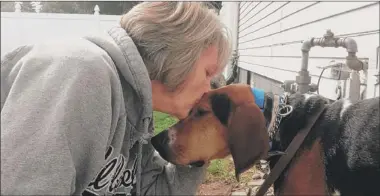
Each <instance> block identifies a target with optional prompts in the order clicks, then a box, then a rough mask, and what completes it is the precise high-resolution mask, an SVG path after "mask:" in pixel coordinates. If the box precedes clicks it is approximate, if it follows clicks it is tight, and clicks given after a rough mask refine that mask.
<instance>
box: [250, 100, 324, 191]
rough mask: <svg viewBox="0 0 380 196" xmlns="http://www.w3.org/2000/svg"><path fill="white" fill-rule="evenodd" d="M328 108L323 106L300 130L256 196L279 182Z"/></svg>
mask: <svg viewBox="0 0 380 196" xmlns="http://www.w3.org/2000/svg"><path fill="white" fill-rule="evenodd" d="M325 108H326V106H323V107H322V108H321V109H320V110H319V111H318V112H317V113H316V114H315V115H314V116H312V117H311V118H310V119H309V122H308V124H307V125H306V127H305V128H303V129H302V130H300V131H299V132H298V134H297V135H296V136H295V137H294V138H293V140H292V142H291V143H290V144H289V146H288V148H287V149H286V151H285V154H284V155H282V156H281V158H280V159H279V160H278V162H277V163H276V165H275V166H274V168H273V170H272V171H271V172H270V174H269V176H268V178H267V179H265V181H264V183H263V184H262V185H261V187H260V189H259V190H258V191H257V193H256V196H263V195H265V193H266V192H267V191H268V189H269V187H270V186H271V185H272V184H273V183H274V182H275V181H276V180H277V178H278V177H279V176H280V174H281V173H282V171H283V170H284V169H285V167H286V166H287V165H288V164H289V162H290V160H291V159H292V158H293V156H294V155H295V154H296V152H297V150H298V149H299V147H300V146H301V144H302V142H303V141H304V140H305V138H306V136H307V135H308V133H309V132H310V130H311V129H312V128H313V126H314V124H315V122H316V121H317V120H318V118H319V116H320V115H321V114H322V112H323V111H324V110H325Z"/></svg>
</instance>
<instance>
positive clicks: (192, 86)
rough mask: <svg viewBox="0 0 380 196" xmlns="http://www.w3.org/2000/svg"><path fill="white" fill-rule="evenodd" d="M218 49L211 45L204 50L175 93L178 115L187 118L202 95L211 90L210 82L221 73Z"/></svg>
mask: <svg viewBox="0 0 380 196" xmlns="http://www.w3.org/2000/svg"><path fill="white" fill-rule="evenodd" d="M217 61H218V50H217V48H216V47H214V46H211V47H209V48H207V49H205V50H204V51H203V53H202V54H201V56H200V58H199V59H198V61H197V62H196V63H195V66H194V69H193V70H192V71H191V72H190V74H189V75H188V77H187V78H186V79H185V82H184V83H183V84H182V85H180V86H179V88H178V89H177V90H175V91H174V92H173V93H174V94H173V96H175V99H174V103H173V104H174V106H175V108H176V111H177V115H176V116H177V117H178V118H180V119H182V118H185V117H186V116H187V115H188V113H189V111H190V110H191V108H192V107H193V106H194V105H195V104H196V103H197V101H198V100H199V99H200V98H201V97H202V95H203V94H204V93H205V92H207V91H209V90H210V82H211V79H212V78H213V77H215V76H216V75H217V74H218V73H219V71H220V70H219V69H218V68H219V66H218V64H217V63H218V62H217Z"/></svg>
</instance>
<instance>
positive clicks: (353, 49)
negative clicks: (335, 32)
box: [343, 37, 358, 53]
mask: <svg viewBox="0 0 380 196" xmlns="http://www.w3.org/2000/svg"><path fill="white" fill-rule="evenodd" d="M343 47H344V48H346V49H347V52H349V53H357V52H358V45H357V44H356V41H355V40H354V39H352V38H349V37H346V38H344V39H343Z"/></svg>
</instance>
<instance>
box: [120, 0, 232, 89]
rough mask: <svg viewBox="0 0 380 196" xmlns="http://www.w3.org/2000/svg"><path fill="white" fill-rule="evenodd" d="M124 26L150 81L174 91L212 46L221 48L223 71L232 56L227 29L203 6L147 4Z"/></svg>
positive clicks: (126, 17) (124, 19) (123, 21)
mask: <svg viewBox="0 0 380 196" xmlns="http://www.w3.org/2000/svg"><path fill="white" fill-rule="evenodd" d="M120 25H121V26H122V27H123V28H124V29H125V30H126V31H127V33H128V34H129V36H131V38H132V39H133V41H134V42H135V44H136V45H137V47H138V50H139V52H140V54H141V56H142V58H143V60H144V63H145V65H146V68H147V69H148V72H149V76H150V79H151V80H159V81H161V82H162V83H163V84H165V85H166V86H167V87H168V88H169V89H171V90H174V89H175V88H177V87H178V85H180V84H182V83H183V82H184V80H185V79H186V78H187V76H188V74H189V72H190V71H191V70H192V69H193V67H194V65H195V62H196V61H197V60H198V58H199V57H200V55H201V53H202V52H203V50H204V49H206V48H208V47H209V46H212V45H215V46H216V47H217V48H218V65H219V71H220V70H222V69H224V67H225V66H226V65H227V62H228V60H229V58H230V55H231V41H230V36H229V32H228V30H227V28H226V27H225V26H224V25H223V23H222V22H221V21H220V19H219V16H218V15H217V14H216V13H215V11H213V10H212V9H209V8H207V5H206V4H204V3H202V2H143V3H140V4H138V5H136V6H134V7H133V8H132V9H131V10H130V11H129V12H127V13H126V14H125V15H123V17H122V19H121V21H120Z"/></svg>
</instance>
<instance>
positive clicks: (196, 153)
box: [153, 85, 269, 178]
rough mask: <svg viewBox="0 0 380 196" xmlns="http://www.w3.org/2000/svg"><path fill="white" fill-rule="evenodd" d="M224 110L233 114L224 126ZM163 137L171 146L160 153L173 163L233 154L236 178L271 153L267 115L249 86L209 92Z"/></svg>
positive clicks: (183, 163) (204, 159)
mask: <svg viewBox="0 0 380 196" xmlns="http://www.w3.org/2000/svg"><path fill="white" fill-rule="evenodd" d="M221 95H222V96H221ZM223 95H224V96H223ZM226 98H228V100H226ZM212 102H213V104H211V103H212ZM218 102H220V103H219V104H218ZM215 103H216V105H215ZM212 107H216V108H212ZM225 107H228V109H229V111H230V112H229V114H228V115H229V116H228V117H221V118H225V119H228V120H227V122H226V125H223V124H222V123H223V122H221V121H220V118H219V119H218V116H217V115H218V113H219V112H217V111H218V110H223V109H224V108H225ZM221 113H222V112H221ZM160 134H161V135H167V137H168V140H169V141H168V144H167V145H168V146H169V147H168V148H167V150H165V152H163V151H161V152H160V153H161V155H162V156H164V157H166V159H168V160H169V161H170V162H172V163H175V164H181V165H186V164H190V163H193V162H197V161H203V162H209V161H210V160H213V159H219V158H224V157H226V156H228V155H229V154H231V155H232V157H233V160H234V164H235V170H236V176H237V178H238V175H239V174H240V173H242V172H244V171H245V170H247V169H249V168H250V167H251V166H252V165H253V162H254V161H256V160H259V159H260V158H263V157H266V156H267V152H268V150H269V139H268V136H267V132H266V127H265V118H264V115H263V114H262V112H261V111H260V109H259V107H258V106H257V105H256V104H255V99H254V97H253V95H252V92H251V89H250V87H249V86H247V85H229V86H225V87H222V88H219V89H216V90H212V91H210V92H208V93H207V94H205V95H204V96H203V97H202V98H201V100H200V102H199V103H198V104H197V105H196V106H195V107H194V108H193V110H192V111H191V112H190V114H189V116H188V117H187V118H186V119H184V120H182V121H180V122H178V123H177V124H175V125H174V126H173V127H171V128H169V129H168V130H166V131H164V132H162V133H160ZM159 137H160V136H159ZM155 143H157V142H155V140H153V144H154V145H155ZM156 146H157V145H156ZM159 151H160V150H159ZM163 154H164V155H163Z"/></svg>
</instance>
